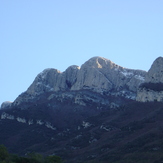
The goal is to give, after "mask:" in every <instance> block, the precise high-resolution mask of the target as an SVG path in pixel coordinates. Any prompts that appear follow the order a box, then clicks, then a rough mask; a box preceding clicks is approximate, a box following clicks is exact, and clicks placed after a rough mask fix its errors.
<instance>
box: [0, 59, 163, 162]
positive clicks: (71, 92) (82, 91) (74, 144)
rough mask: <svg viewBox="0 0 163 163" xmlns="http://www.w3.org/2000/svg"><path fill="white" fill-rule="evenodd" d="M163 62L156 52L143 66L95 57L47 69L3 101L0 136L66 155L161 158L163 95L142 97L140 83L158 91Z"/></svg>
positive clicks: (19, 150)
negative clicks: (13, 97) (11, 98)
mask: <svg viewBox="0 0 163 163" xmlns="http://www.w3.org/2000/svg"><path fill="white" fill-rule="evenodd" d="M161 65H162V58H161V57H159V58H158V59H156V61H154V63H153V65H152V67H151V69H150V70H149V71H148V72H145V71H142V70H133V69H127V68H123V67H121V66H118V65H116V64H115V63H113V62H111V61H110V60H108V59H105V58H102V57H93V58H91V59H89V60H88V61H86V62H85V63H84V64H83V65H82V66H81V67H78V66H70V67H68V68H67V69H66V70H65V71H64V72H60V71H58V70H56V69H53V68H50V69H45V70H44V71H43V72H41V73H39V74H38V75H37V76H36V78H35V79H34V81H33V83H32V84H31V85H30V86H29V88H28V89H27V90H26V91H25V92H23V93H22V94H20V95H19V96H18V97H17V98H16V100H15V101H14V102H13V103H11V102H4V103H3V104H2V105H1V110H0V130H1V134H0V144H4V145H5V146H6V147H7V148H8V150H9V152H11V153H16V154H19V155H27V153H31V152H39V153H41V154H43V155H58V156H60V157H61V158H62V159H63V160H64V162H65V163H70V162H71V163H83V162H87V163H92V162H94V163H95V162H101V163H108V162H112V163H114V162H116V163H126V162H131V163H142V162H148V163H153V162H154V163H161V162H162V161H163V155H162V153H163V143H162V141H163V139H162V138H163V119H162V116H163V103H162V102H161V101H159V100H157V101H156V100H151V101H150V100H149V101H148V102H147V101H145V102H143V100H141V93H142V90H145V89H148V90H150V91H151V90H152V91H153V92H156V93H158V94H159V93H160V89H161V87H158V84H159V86H160V83H162V78H161V77H162V75H161V73H162V70H161V69H162V68H161ZM151 83H152V84H151ZM155 84H156V85H155ZM151 85H152V88H151ZM147 86H148V87H150V89H149V88H147ZM153 86H155V87H153ZM158 89H159V91H158ZM158 97H159V96H158ZM142 99H143V98H142Z"/></svg>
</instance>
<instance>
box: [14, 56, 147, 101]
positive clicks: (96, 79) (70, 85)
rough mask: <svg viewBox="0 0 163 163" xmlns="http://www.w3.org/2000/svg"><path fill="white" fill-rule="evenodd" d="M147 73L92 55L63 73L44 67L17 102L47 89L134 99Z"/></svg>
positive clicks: (49, 90) (35, 95)
mask: <svg viewBox="0 0 163 163" xmlns="http://www.w3.org/2000/svg"><path fill="white" fill-rule="evenodd" d="M145 75H146V72H145V71H142V70H133V69H127V68H124V67H121V66H118V65H117V64H115V63H113V62H112V61H110V60H108V59H105V58H103V57H93V58H91V59H89V60H88V61H86V62H85V63H84V64H83V65H82V66H81V68H80V67H79V66H76V65H73V66H70V67H68V68H67V69H66V70H65V71H64V72H60V71H59V70H57V69H54V68H49V69H45V70H44V71H43V72H41V73H39V74H38V75H37V77H36V78H35V80H34V81H33V83H32V84H31V85H30V86H29V88H28V89H27V91H26V92H24V93H23V94H21V95H20V96H19V97H18V98H17V99H16V100H15V101H14V104H20V103H21V102H27V101H28V100H30V99H34V98H35V97H37V96H38V95H40V94H44V93H46V92H60V91H78V90H90V91H93V92H96V93H99V94H101V95H104V94H105V95H114V96H122V97H125V98H129V99H135V98H136V91H137V88H138V86H139V85H140V84H141V83H142V82H144V78H145Z"/></svg>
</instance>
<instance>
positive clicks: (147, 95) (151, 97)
mask: <svg viewBox="0 0 163 163" xmlns="http://www.w3.org/2000/svg"><path fill="white" fill-rule="evenodd" d="M136 100H137V101H142V102H146V101H163V57H159V58H157V59H156V60H155V61H154V62H153V64H152V66H151V68H150V69H149V71H148V73H147V75H146V77H145V81H144V82H143V83H142V84H141V85H140V86H139V88H138V92H137V98H136Z"/></svg>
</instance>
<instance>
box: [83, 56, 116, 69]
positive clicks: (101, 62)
mask: <svg viewBox="0 0 163 163" xmlns="http://www.w3.org/2000/svg"><path fill="white" fill-rule="evenodd" d="M83 66H87V67H92V68H105V67H110V68H113V67H116V66H118V65H116V64H115V63H113V62H112V61H110V60H108V59H106V58H103V57H93V58H91V59H89V60H88V61H87V62H85V63H84V65H83Z"/></svg>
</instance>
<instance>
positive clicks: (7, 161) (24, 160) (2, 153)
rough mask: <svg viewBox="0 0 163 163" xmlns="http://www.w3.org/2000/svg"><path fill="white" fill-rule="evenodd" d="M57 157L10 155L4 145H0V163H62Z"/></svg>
mask: <svg viewBox="0 0 163 163" xmlns="http://www.w3.org/2000/svg"><path fill="white" fill-rule="evenodd" d="M62 162H63V161H62V159H61V158H60V157H59V156H55V155H52V156H46V157H43V156H42V155H41V154H39V153H29V154H28V155H27V156H26V157H22V156H18V155H15V154H10V153H9V152H8V150H7V148H6V147H5V146H4V145H0V163H62Z"/></svg>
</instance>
